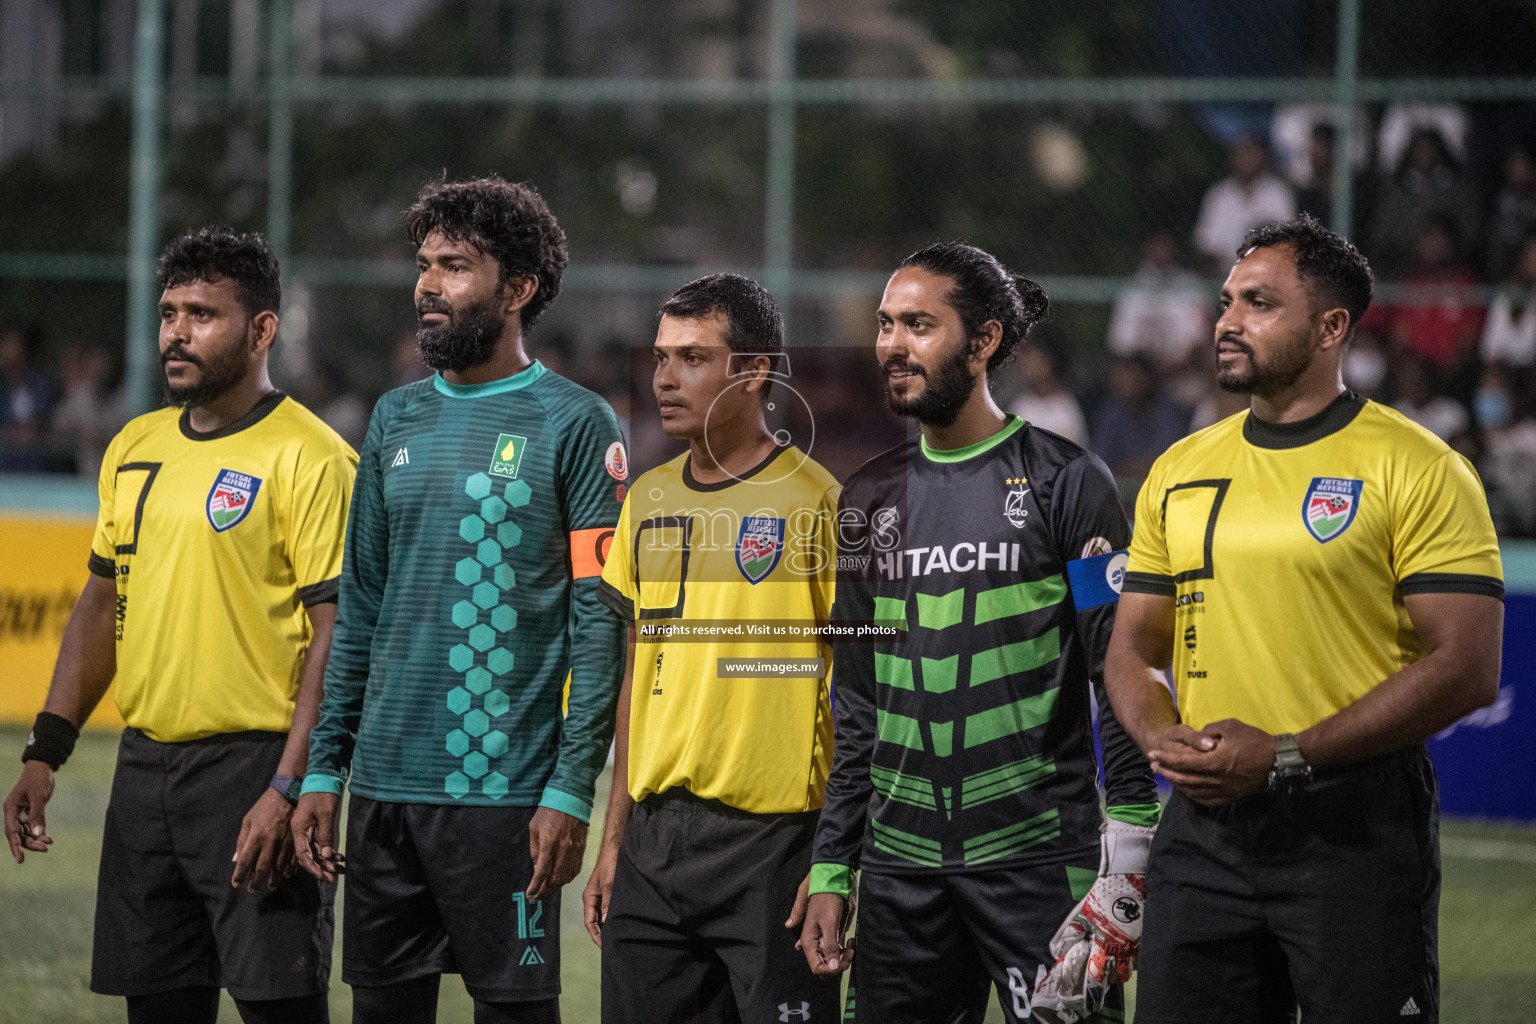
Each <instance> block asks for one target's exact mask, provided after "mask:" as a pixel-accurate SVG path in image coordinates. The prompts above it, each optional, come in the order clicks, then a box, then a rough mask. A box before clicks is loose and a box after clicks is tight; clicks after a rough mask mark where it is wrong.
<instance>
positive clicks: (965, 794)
mask: <svg viewBox="0 0 1536 1024" xmlns="http://www.w3.org/2000/svg"><path fill="white" fill-rule="evenodd" d="M1055 771H1056V759H1055V758H1054V757H1052V756H1051V755H1050V754H1038V755H1036V756H1035V757H1026V758H1025V759H1024V760H1022V761H1014V762H1013V763H1012V764H1005V765H1003V766H1001V767H999V768H993V769H992V770H991V771H985V772H977V773H976V774H975V775H967V776H966V777H965V778H963V779H961V780H960V806H961V807H962V808H970V807H979V806H980V805H982V804H984V803H987V802H989V801H991V800H1000V799H1002V798H1003V797H1005V796H1012V795H1013V794H1015V793H1021V792H1023V791H1024V790H1026V789H1028V788H1029V787H1030V786H1035V785H1038V784H1040V783H1041V782H1042V781H1044V780H1045V779H1048V778H1050V777H1051V775H1053V774H1054V773H1055Z"/></svg>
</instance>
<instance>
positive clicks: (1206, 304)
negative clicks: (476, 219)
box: [0, 106, 1536, 536]
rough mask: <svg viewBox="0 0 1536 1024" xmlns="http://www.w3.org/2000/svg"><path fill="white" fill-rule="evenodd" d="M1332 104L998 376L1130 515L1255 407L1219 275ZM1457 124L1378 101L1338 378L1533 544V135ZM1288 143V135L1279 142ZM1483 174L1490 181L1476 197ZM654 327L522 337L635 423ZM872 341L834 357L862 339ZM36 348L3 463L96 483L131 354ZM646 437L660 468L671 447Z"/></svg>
mask: <svg viewBox="0 0 1536 1024" xmlns="http://www.w3.org/2000/svg"><path fill="white" fill-rule="evenodd" d="M1330 109H1331V108H1317V109H1316V110H1309V109H1307V108H1282V109H1280V110H1279V111H1277V113H1276V115H1275V118H1274V125H1273V131H1272V133H1271V135H1270V137H1269V138H1265V137H1263V136H1260V135H1244V136H1242V137H1240V138H1239V139H1237V140H1236V141H1235V142H1234V143H1233V144H1232V146H1231V148H1230V154H1229V156H1230V166H1229V171H1230V173H1229V174H1228V176H1226V177H1224V178H1221V179H1219V180H1217V181H1215V182H1214V183H1212V184H1211V185H1210V187H1209V188H1208V189H1207V190H1206V191H1205V193H1204V196H1203V198H1202V200H1201V202H1200V204H1199V216H1198V219H1197V220H1196V222H1195V223H1194V225H1192V228H1191V230H1190V232H1189V234H1188V236H1187V237H1182V238H1181V237H1179V235H1177V234H1175V233H1173V232H1171V231H1160V232H1157V233H1155V234H1153V235H1152V236H1151V237H1149V238H1147V239H1145V241H1144V243H1143V244H1142V259H1141V263H1140V265H1139V266H1137V267H1136V268H1135V269H1134V271H1133V272H1132V273H1130V275H1129V277H1128V278H1127V279H1126V285H1125V287H1124V289H1123V290H1122V291H1121V292H1120V294H1119V296H1118V297H1117V298H1116V300H1115V302H1114V304H1113V307H1112V309H1111V311H1110V316H1109V330H1108V334H1107V337H1105V338H1104V339H1103V340H1102V348H1101V349H1100V350H1099V351H1096V352H1095V351H1091V350H1090V358H1087V359H1084V360H1081V361H1079V360H1077V359H1075V358H1074V356H1075V354H1076V352H1077V350H1078V349H1079V348H1081V347H1082V346H1080V345H1073V344H1072V341H1073V339H1069V338H1065V337H1063V336H1062V332H1060V331H1059V330H1053V329H1052V325H1051V324H1049V323H1048V324H1046V325H1044V326H1043V327H1041V328H1039V329H1037V331H1036V335H1035V337H1034V339H1033V340H1032V341H1031V343H1030V344H1028V345H1027V346H1026V347H1024V348H1023V349H1021V350H1020V352H1019V353H1018V355H1017V356H1016V357H1015V358H1014V359H1013V360H1012V361H1011V363H1010V364H1009V365H1007V366H1005V367H1003V368H1002V369H1000V370H999V371H998V372H997V373H996V375H995V377H994V380H993V388H994V391H995V393H996V394H997V396H998V399H999V401H1000V402H1002V403H1003V404H1004V405H1006V406H1007V407H1008V408H1009V409H1011V410H1012V411H1013V412H1016V413H1018V414H1019V415H1021V416H1023V417H1025V418H1026V419H1028V420H1030V421H1031V422H1034V423H1036V424H1038V425H1040V426H1042V427H1045V428H1047V429H1050V430H1054V431H1056V432H1057V433H1060V434H1062V435H1064V436H1066V437H1069V438H1071V439H1073V440H1074V441H1078V442H1080V443H1082V444H1084V445H1086V446H1087V447H1088V448H1090V449H1091V450H1093V451H1094V452H1096V453H1097V454H1098V455H1100V456H1101V457H1102V458H1103V459H1104V460H1105V461H1106V462H1107V463H1108V464H1109V466H1110V468H1111V469H1112V470H1113V471H1114V472H1115V474H1116V476H1117V478H1119V479H1120V480H1122V481H1123V482H1124V484H1125V486H1126V488H1127V494H1126V497H1127V501H1128V502H1129V500H1130V498H1131V497H1132V495H1133V494H1134V488H1135V486H1136V484H1137V483H1138V482H1139V481H1140V479H1141V478H1142V477H1143V476H1144V475H1145V473H1146V471H1147V469H1148V467H1149V466H1150V465H1151V463H1152V460H1153V459H1155V458H1156V457H1157V456H1158V455H1159V454H1161V453H1162V451H1163V450H1164V449H1166V448H1167V447H1168V445H1170V444H1171V443H1173V442H1174V441H1176V440H1178V439H1179V438H1180V437H1183V436H1185V435H1186V434H1188V433H1190V432H1192V431H1195V430H1199V429H1201V428H1203V427H1206V426H1209V425H1210V424H1212V423H1214V422H1216V421H1217V420H1218V419H1221V418H1222V417H1225V416H1227V415H1231V414H1233V413H1235V412H1238V411H1241V410H1242V409H1243V408H1245V407H1246V399H1245V398H1244V397H1243V396H1239V395H1229V394H1224V393H1223V392H1221V391H1220V390H1218V389H1217V388H1215V386H1214V374H1213V365H1214V363H1213V360H1214V356H1213V325H1214V321H1215V316H1216V301H1215V294H1216V290H1217V284H1216V282H1217V281H1219V279H1220V275H1221V274H1222V273H1223V272H1224V270H1225V268H1226V267H1227V266H1229V265H1230V262H1231V259H1232V256H1233V254H1234V253H1235V252H1236V250H1237V248H1238V245H1239V243H1240V241H1241V239H1242V237H1243V234H1244V232H1246V231H1247V230H1248V229H1249V228H1251V227H1254V226H1256V225H1258V224H1261V223H1264V222H1266V221H1269V220H1273V219H1279V218H1284V217H1289V216H1292V215H1293V214H1295V213H1298V212H1302V211H1305V212H1308V213H1311V214H1313V215H1314V216H1317V217H1318V218H1319V219H1321V220H1323V221H1324V222H1327V221H1328V220H1329V218H1330V216H1331V215H1332V208H1331V204H1332V199H1331V187H1332V184H1333V181H1334V174H1333V162H1334V160H1335V159H1336V154H1335V150H1334V139H1335V128H1334V126H1333V124H1332V123H1331V122H1330V121H1329V120H1328V119H1327V114H1328V111H1329V110H1330ZM1467 128H1468V119H1467V115H1466V112H1465V111H1464V110H1462V109H1460V108H1458V107H1454V106H1421V107H1406V106H1405V107H1395V108H1389V109H1388V110H1387V111H1386V112H1385V114H1384V116H1383V117H1382V118H1381V120H1380V123H1379V126H1378V128H1377V131H1376V134H1375V141H1374V146H1373V147H1369V148H1373V149H1374V159H1372V160H1369V161H1366V162H1364V165H1363V166H1362V167H1361V168H1360V170H1359V171H1358V173H1357V175H1356V185H1355V194H1354V203H1355V219H1356V222H1357V223H1358V224H1360V225H1361V226H1362V230H1359V231H1357V232H1356V234H1357V235H1358V240H1359V242H1360V244H1361V245H1362V247H1363V248H1364V249H1365V251H1366V253H1367V255H1368V256H1369V257H1370V259H1371V263H1372V266H1373V268H1374V269H1375V271H1376V274H1377V278H1378V281H1382V282H1386V283H1387V284H1386V286H1385V287H1384V288H1383V289H1382V290H1383V291H1384V292H1385V293H1386V294H1385V295H1379V296H1378V298H1377V300H1376V301H1375V302H1374V303H1373V305H1372V307H1371V310H1370V311H1369V313H1368V314H1367V315H1366V317H1365V318H1364V320H1363V321H1362V322H1361V324H1360V325H1359V331H1358V334H1357V337H1356V339H1355V341H1354V343H1353V345H1352V347H1351V349H1350V351H1349V353H1348V355H1347V356H1346V361H1345V377H1346V383H1347V384H1348V386H1350V387H1351V388H1353V389H1354V390H1356V391H1357V392H1359V393H1361V394H1363V395H1366V396H1368V397H1370V398H1373V399H1375V400H1377V401H1380V402H1385V403H1388V404H1390V405H1392V406H1393V407H1395V408H1396V409H1398V410H1399V411H1401V412H1403V413H1404V414H1405V415H1407V416H1409V417H1411V418H1412V419H1414V420H1416V421H1418V422H1419V423H1421V424H1423V425H1424V426H1425V427H1426V428H1428V429H1429V430H1431V431H1433V432H1434V433H1435V434H1437V435H1438V436H1440V437H1441V438H1443V439H1444V440H1446V441H1447V442H1448V443H1449V444H1451V445H1452V446H1453V447H1454V448H1456V449H1457V450H1458V451H1460V452H1462V453H1463V454H1464V455H1466V456H1467V457H1468V458H1469V459H1471V460H1472V461H1473V462H1474V463H1475V464H1476V465H1477V467H1478V469H1479V471H1480V472H1481V474H1482V477H1483V482H1484V485H1485V486H1486V488H1487V489H1488V492H1489V500H1490V503H1491V504H1492V506H1493V509H1494V513H1495V518H1496V521H1497V522H1498V523H1499V525H1500V528H1501V529H1502V530H1503V531H1504V533H1505V534H1506V535H1511V536H1536V372H1533V371H1536V139H1532V140H1516V141H1514V142H1512V143H1511V144H1510V145H1509V147H1508V148H1507V150H1506V152H1505V153H1504V154H1503V158H1502V161H1501V162H1500V164H1499V166H1498V167H1497V168H1496V169H1489V168H1476V167H1469V166H1467V163H1466V161H1465V159H1464V154H1465V150H1464V140H1465V137H1466V133H1467ZM1365 137H1366V139H1367V140H1368V141H1369V140H1370V139H1371V136H1370V135H1369V134H1366V135H1365ZM1281 139H1285V140H1289V144H1288V145H1287V146H1286V147H1285V148H1284V149H1281V148H1280V146H1279V145H1278V140H1281ZM1298 139H1299V140H1300V142H1299V143H1298V142H1297V141H1296V140H1298ZM1277 151H1278V152H1280V153H1282V154H1286V155H1285V157H1284V159H1277V157H1276V152H1277ZM1493 171H1496V173H1492V172H1493ZM1489 178H1494V179H1496V180H1497V188H1495V189H1493V190H1491V191H1489V190H1484V189H1480V188H1479V184H1478V183H1479V181H1481V180H1488V179H1489ZM871 323H872V321H871ZM651 326H652V325H651V324H649V323H643V322H642V323H637V324H636V325H635V333H634V334H633V335H631V336H629V337H623V336H614V337H612V338H610V339H609V340H608V341H607V342H605V343H602V344H600V345H598V346H597V347H590V346H589V347H587V348H586V349H585V350H583V349H582V348H581V347H579V346H577V345H575V344H573V343H572V342H571V340H570V339H569V338H568V337H566V336H564V335H562V334H561V333H560V332H559V331H558V330H557V331H554V332H551V333H549V334H547V335H546V334H537V335H535V336H533V337H532V338H531V345H532V348H533V349H534V352H535V354H537V355H538V357H539V358H541V359H542V360H543V361H544V362H545V364H546V365H548V366H549V367H550V368H551V369H554V370H556V371H558V372H560V373H563V374H566V375H567V376H570V377H572V378H573V379H575V380H577V381H578V382H580V383H582V384H584V385H585V386H587V387H589V388H592V389H593V390H595V391H597V392H598V393H600V394H602V395H604V396H605V397H606V398H607V399H608V400H609V401H610V402H611V403H613V405H614V406H615V407H616V409H618V411H619V412H620V415H621V417H625V418H628V417H629V416H630V414H631V413H632V412H633V411H638V412H639V413H640V414H641V415H644V413H645V412H647V411H648V409H647V408H645V407H644V406H643V405H642V407H641V408H640V409H638V410H632V409H631V405H632V404H633V403H634V402H636V401H640V402H642V403H643V402H644V400H645V397H646V396H647V395H648V382H647V381H646V380H645V379H643V377H644V374H645V370H646V366H647V364H648V361H649V360H648V356H644V354H643V353H642V355H643V356H644V358H643V359H642V360H641V361H636V360H635V359H633V358H632V355H633V351H632V350H634V349H636V348H637V347H638V348H644V347H645V346H646V345H647V344H648V342H649V331H650V328H651ZM873 334H874V332H873V329H871V331H870V337H869V338H868V339H859V338H848V339H846V344H847V345H850V346H856V345H858V344H859V343H860V342H861V341H866V340H867V341H869V342H871V343H872V341H873ZM792 340H793V339H792ZM42 354H43V353H42V346H41V337H40V335H39V333H38V331H37V330H36V328H33V327H30V326H27V325H20V324H13V325H4V326H0V388H3V392H0V439H3V446H0V470H3V471H7V472H18V471H19V472H49V473H78V474H81V475H83V476H94V474H95V473H96V471H97V469H98V468H99V465H100V457H101V453H102V451H103V449H104V447H105V445H106V442H107V441H108V440H109V439H110V438H111V436H112V435H113V434H114V433H115V432H116V431H117V429H118V428H119V427H121V426H122V424H123V422H124V415H123V411H122V400H121V396H120V383H121V373H122V367H121V359H120V357H119V356H118V355H117V354H116V353H115V352H114V351H113V350H111V349H110V348H106V347H96V346H87V345H69V346H65V347H64V348H63V349H62V350H61V351H60V352H59V353H58V357H57V358H55V359H45V358H42ZM427 373H428V371H427V370H426V368H425V367H424V366H423V365H422V364H421V363H420V361H419V360H418V359H417V357H416V352H415V339H414V335H413V334H412V333H410V332H409V331H408V330H407V331H402V333H401V334H400V335H399V337H398V338H397V339H396V341H395V344H394V347H393V363H392V380H393V383H394V384H395V385H399V384H404V383H408V382H410V381H412V380H415V379H419V378H420V377H423V376H426V374H427ZM637 374H638V376H639V378H640V379H634V378H636V377H637ZM822 379H823V380H835V379H836V375H832V376H831V377H830V378H825V377H824V378H822ZM291 389H292V390H294V391H295V393H296V395H297V397H298V398H300V399H301V400H303V401H304V402H306V403H307V404H309V405H310V406H311V407H312V408H313V409H315V410H316V411H317V412H318V413H319V414H320V415H321V416H322V417H323V418H324V419H325V420H326V421H327V422H328V423H330V424H331V425H332V426H333V427H334V428H335V429H336V430H337V431H338V432H340V433H341V434H342V436H344V437H346V438H347V439H348V440H349V441H350V442H351V443H352V444H353V445H354V446H357V445H361V443H362V438H363V434H364V433H365V431H366V429H367V424H368V415H369V411H370V409H371V404H372V400H373V399H374V398H376V397H377V396H376V395H374V394H365V393H361V392H360V391H359V390H358V389H357V388H356V386H355V385H354V383H353V381H352V380H350V379H349V374H348V372H347V368H346V366H345V365H344V364H343V363H342V362H341V361H339V360H338V361H332V360H328V359H326V358H324V357H320V358H317V359H315V360H313V361H312V363H311V365H310V368H309V372H308V373H306V374H305V375H304V377H303V379H302V380H299V381H296V382H294V383H293V385H292V388H291ZM834 390H835V389H834ZM821 398H823V399H825V402H826V405H825V410H821V409H816V408H813V409H812V412H813V414H816V415H817V416H818V419H819V420H821V419H826V420H827V422H826V423H821V424H819V427H818V429H819V430H820V431H821V434H822V439H823V443H826V444H842V445H843V446H844V447H848V446H849V445H852V446H853V447H855V448H857V450H859V451H860V452H865V451H868V446H866V445H862V444H856V443H855V438H854V437H853V436H852V433H851V432H850V429H849V427H848V425H847V424H843V425H842V426H841V427H839V426H835V425H834V423H833V419H831V418H829V417H833V410H842V412H841V413H839V414H837V416H836V418H838V419H846V410H847V408H848V403H847V402H845V401H843V400H842V399H841V398H840V396H839V395H837V394H829V395H823V396H821ZM813 404H814V405H817V406H819V405H821V404H822V402H821V401H817V402H815V403H813ZM871 414H872V415H876V416H878V415H879V411H878V409H875V410H871ZM635 426H637V427H638V426H640V425H639V424H635ZM641 432H642V434H644V433H646V432H645V431H644V430H643V428H642V429H641ZM839 439H841V440H839ZM656 444H657V446H658V447H657V451H656V455H655V457H660V455H661V454H663V453H664V451H665V447H664V441H661V440H658V441H657V442H656ZM868 453H869V454H873V451H868ZM639 454H640V456H641V458H640V461H639V462H638V463H637V464H640V465H644V464H646V462H648V461H652V460H648V459H645V458H644V455H646V454H647V452H646V451H645V450H644V448H643V446H642V450H641V452H640V453H639ZM835 461H846V460H842V459H839V460H835ZM849 468H851V467H849Z"/></svg>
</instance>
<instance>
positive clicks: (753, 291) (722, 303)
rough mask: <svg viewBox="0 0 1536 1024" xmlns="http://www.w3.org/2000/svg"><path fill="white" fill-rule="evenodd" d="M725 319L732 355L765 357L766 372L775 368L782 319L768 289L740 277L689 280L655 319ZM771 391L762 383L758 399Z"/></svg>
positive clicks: (780, 345)
mask: <svg viewBox="0 0 1536 1024" xmlns="http://www.w3.org/2000/svg"><path fill="white" fill-rule="evenodd" d="M716 314H718V315H720V316H722V317H724V318H725V344H726V345H727V346H728V347H729V348H730V350H731V351H732V352H733V353H736V354H738V355H743V356H747V357H751V356H767V357H768V370H769V372H772V371H774V370H776V369H778V366H779V356H780V354H781V353H783V351H784V317H783V316H782V315H780V313H779V304H778V303H777V302H774V301H773V296H772V295H770V294H768V289H766V288H764V287H763V286H762V285H760V284H758V283H757V282H756V281H754V280H752V279H751V278H750V277H742V276H741V275H740V274H710V275H709V276H708V277H701V278H699V279H698V280H696V281H689V282H688V283H687V284H685V285H683V286H682V287H681V288H679V289H678V290H677V291H675V292H673V293H672V295H671V296H670V297H669V298H668V299H667V301H666V302H663V303H662V304H661V309H660V310H659V311H658V312H657V316H658V317H663V316H670V317H675V318H677V319H679V320H702V319H705V318H706V317H710V316H714V315H716ZM772 390H773V381H772V380H769V381H767V382H766V383H765V384H764V387H763V392H762V397H763V398H767V397H768V393H769V392H770V391H772Z"/></svg>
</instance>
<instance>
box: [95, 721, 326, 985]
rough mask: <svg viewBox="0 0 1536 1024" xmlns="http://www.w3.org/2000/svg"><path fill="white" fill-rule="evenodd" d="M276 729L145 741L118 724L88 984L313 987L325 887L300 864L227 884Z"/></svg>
mask: <svg viewBox="0 0 1536 1024" xmlns="http://www.w3.org/2000/svg"><path fill="white" fill-rule="evenodd" d="M286 739H287V737H286V736H285V735H284V734H282V733H271V732H243V733H229V734H225V735H220V736H210V737H209V738H207V739H202V740H193V741H191V742H189V743H157V742H156V741H154V740H152V739H150V738H149V737H147V736H145V735H144V734H143V733H142V732H140V731H139V730H137V729H127V730H125V731H124V732H123V741H122V745H121V746H119V748H118V751H117V772H116V773H115V774H114V775H113V777H112V796H111V801H110V802H109V803H108V805H107V825H106V833H105V835H104V836H103V837H102V844H101V870H100V873H99V875H98V879H97V885H96V935H95V944H94V947H93V953H92V956H91V990H92V991H93V992H100V993H101V994H103V995H114V996H142V995H152V994H154V993H157V992H169V991H171V990H174V989H179V988H189V987H192V986H204V985H219V986H223V987H224V988H226V989H228V990H229V994H230V995H232V996H234V997H235V998H236V999H244V1000H262V999H290V998H295V997H298V996H307V995H313V994H315V993H317V992H324V991H325V990H326V987H327V985H328V984H329V982H330V975H331V936H332V919H331V903H332V900H333V898H334V896H335V892H336V888H335V886H334V885H322V884H321V883H319V882H316V881H315V879H313V878H311V877H310V876H309V875H307V874H305V873H304V872H302V871H298V872H296V873H295V874H294V875H293V876H291V877H290V878H288V879H287V880H286V881H284V882H283V883H282V885H280V886H279V887H278V888H277V889H276V890H275V891H273V892H267V893H250V892H247V891H245V889H243V888H242V889H235V888H233V887H232V886H231V885H230V884H229V883H230V876H231V875H233V873H234V869H235V866H234V864H233V863H232V862H231V858H232V857H233V856H234V853H235V844H236V842H237V841H238V839H239V837H240V823H241V821H242V820H244V818H245V815H246V812H248V811H249V810H250V809H251V807H252V805H253V804H255V803H256V801H257V799H258V798H259V797H260V796H261V795H262V793H263V792H265V791H266V788H267V783H268V781H269V780H270V779H271V778H272V773H273V772H274V771H276V770H277V763H278V761H279V760H280V759H281V758H282V754H283V744H284V742H285V741H286Z"/></svg>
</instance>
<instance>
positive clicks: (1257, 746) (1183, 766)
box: [1147, 718, 1275, 807]
mask: <svg viewBox="0 0 1536 1024" xmlns="http://www.w3.org/2000/svg"><path fill="white" fill-rule="evenodd" d="M1147 759H1148V760H1149V761H1151V762H1152V768H1153V769H1154V770H1155V771H1156V772H1157V773H1158V774H1160V775H1162V777H1163V778H1165V779H1167V780H1168V781H1169V782H1171V783H1172V784H1173V787H1174V788H1175V789H1177V790H1178V791H1179V792H1181V793H1183V794H1184V795H1185V796H1187V797H1189V798H1190V799H1191V800H1193V801H1194V802H1195V803H1197V804H1203V805H1204V806H1206V807H1220V806H1221V805H1223V804H1228V803H1231V802H1232V801H1234V800H1236V799H1238V798H1240V797H1245V796H1248V795H1249V794H1251V793H1257V792H1258V791H1259V790H1261V789H1263V788H1264V787H1265V786H1266V785H1267V784H1268V782H1269V771H1270V769H1271V768H1273V767H1274V764H1275V737H1274V736H1272V735H1271V734H1269V733H1267V732H1265V731H1264V730H1262V729H1255V728H1254V727H1253V726H1251V725H1248V724H1246V723H1244V722H1240V721H1238V720H1237V719H1235V718H1226V719H1222V720H1221V721H1219V722H1212V723H1211V724H1209V725H1207V726H1206V727H1205V728H1203V729H1200V730H1195V729H1191V728H1190V727H1189V726H1187V725H1174V726H1170V727H1169V728H1167V729H1165V730H1164V731H1163V732H1162V734H1161V735H1159V736H1158V737H1157V738H1156V739H1154V740H1153V743H1152V749H1150V750H1148V751H1147Z"/></svg>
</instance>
